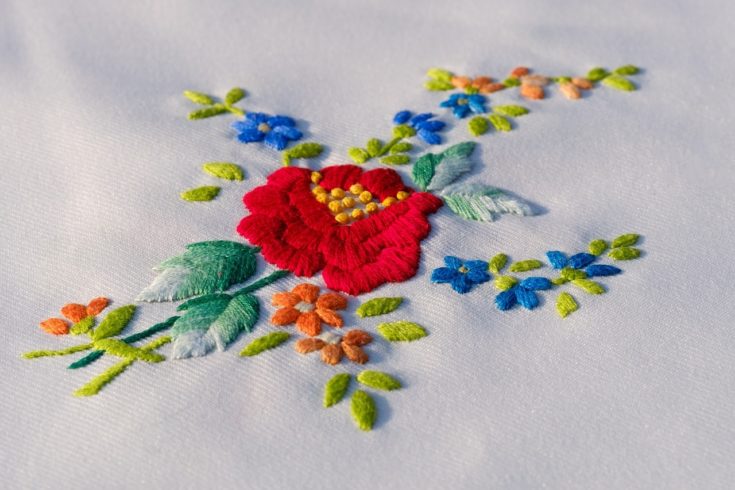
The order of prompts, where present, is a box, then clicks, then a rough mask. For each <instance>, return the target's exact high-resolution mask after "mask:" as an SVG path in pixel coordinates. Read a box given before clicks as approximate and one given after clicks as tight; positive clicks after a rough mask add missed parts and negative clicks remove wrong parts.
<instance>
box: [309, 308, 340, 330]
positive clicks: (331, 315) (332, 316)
mask: <svg viewBox="0 0 735 490" xmlns="http://www.w3.org/2000/svg"><path fill="white" fill-rule="evenodd" d="M316 314H317V315H319V318H321V319H322V320H323V321H324V323H326V324H327V325H331V326H333V327H337V328H341V327H342V326H343V325H344V324H345V322H344V320H342V317H341V316H339V315H338V314H337V313H336V312H335V311H332V310H328V309H326V308H317V309H316Z"/></svg>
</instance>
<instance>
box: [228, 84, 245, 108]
mask: <svg viewBox="0 0 735 490" xmlns="http://www.w3.org/2000/svg"><path fill="white" fill-rule="evenodd" d="M244 98H245V91H244V90H243V89H241V88H240V87H235V88H232V89H230V91H229V92H227V95H225V104H226V105H232V104H236V103H237V102H240V101H241V100H242V99H244Z"/></svg>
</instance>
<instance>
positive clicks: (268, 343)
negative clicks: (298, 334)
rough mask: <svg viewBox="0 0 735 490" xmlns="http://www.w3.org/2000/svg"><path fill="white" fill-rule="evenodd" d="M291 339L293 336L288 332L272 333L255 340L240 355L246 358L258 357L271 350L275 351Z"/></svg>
mask: <svg viewBox="0 0 735 490" xmlns="http://www.w3.org/2000/svg"><path fill="white" fill-rule="evenodd" d="M289 337H291V334H289V333H288V332H271V333H269V334H268V335H264V336H262V337H259V338H257V339H255V340H253V341H252V342H251V343H250V344H248V345H247V346H246V347H245V348H244V349H243V350H242V351H240V355H241V356H246V357H252V356H257V355H258V354H261V353H263V352H265V351H267V350H269V349H275V348H276V347H278V346H279V345H281V344H283V343H284V342H285V341H287V340H288V339H289Z"/></svg>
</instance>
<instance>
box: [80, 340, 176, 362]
mask: <svg viewBox="0 0 735 490" xmlns="http://www.w3.org/2000/svg"><path fill="white" fill-rule="evenodd" d="M94 347H95V348H96V349H99V350H102V351H105V352H106V353H107V354H110V355H113V356H115V357H122V358H123V359H129V360H132V361H136V360H137V361H145V362H161V361H163V360H164V359H165V358H164V357H163V356H162V355H160V354H156V353H155V352H149V351H147V350H145V349H139V348H137V347H133V346H131V345H129V344H127V343H125V342H123V341H122V340H117V339H102V340H97V341H95V342H94Z"/></svg>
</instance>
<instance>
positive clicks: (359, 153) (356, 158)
mask: <svg viewBox="0 0 735 490" xmlns="http://www.w3.org/2000/svg"><path fill="white" fill-rule="evenodd" d="M347 154H348V155H349V156H350V158H351V159H352V161H353V162H355V163H365V162H367V161H368V160H370V154H369V153H368V152H366V151H365V150H363V149H362V148H358V147H356V146H353V147H352V148H350V149H349V150H347Z"/></svg>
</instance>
